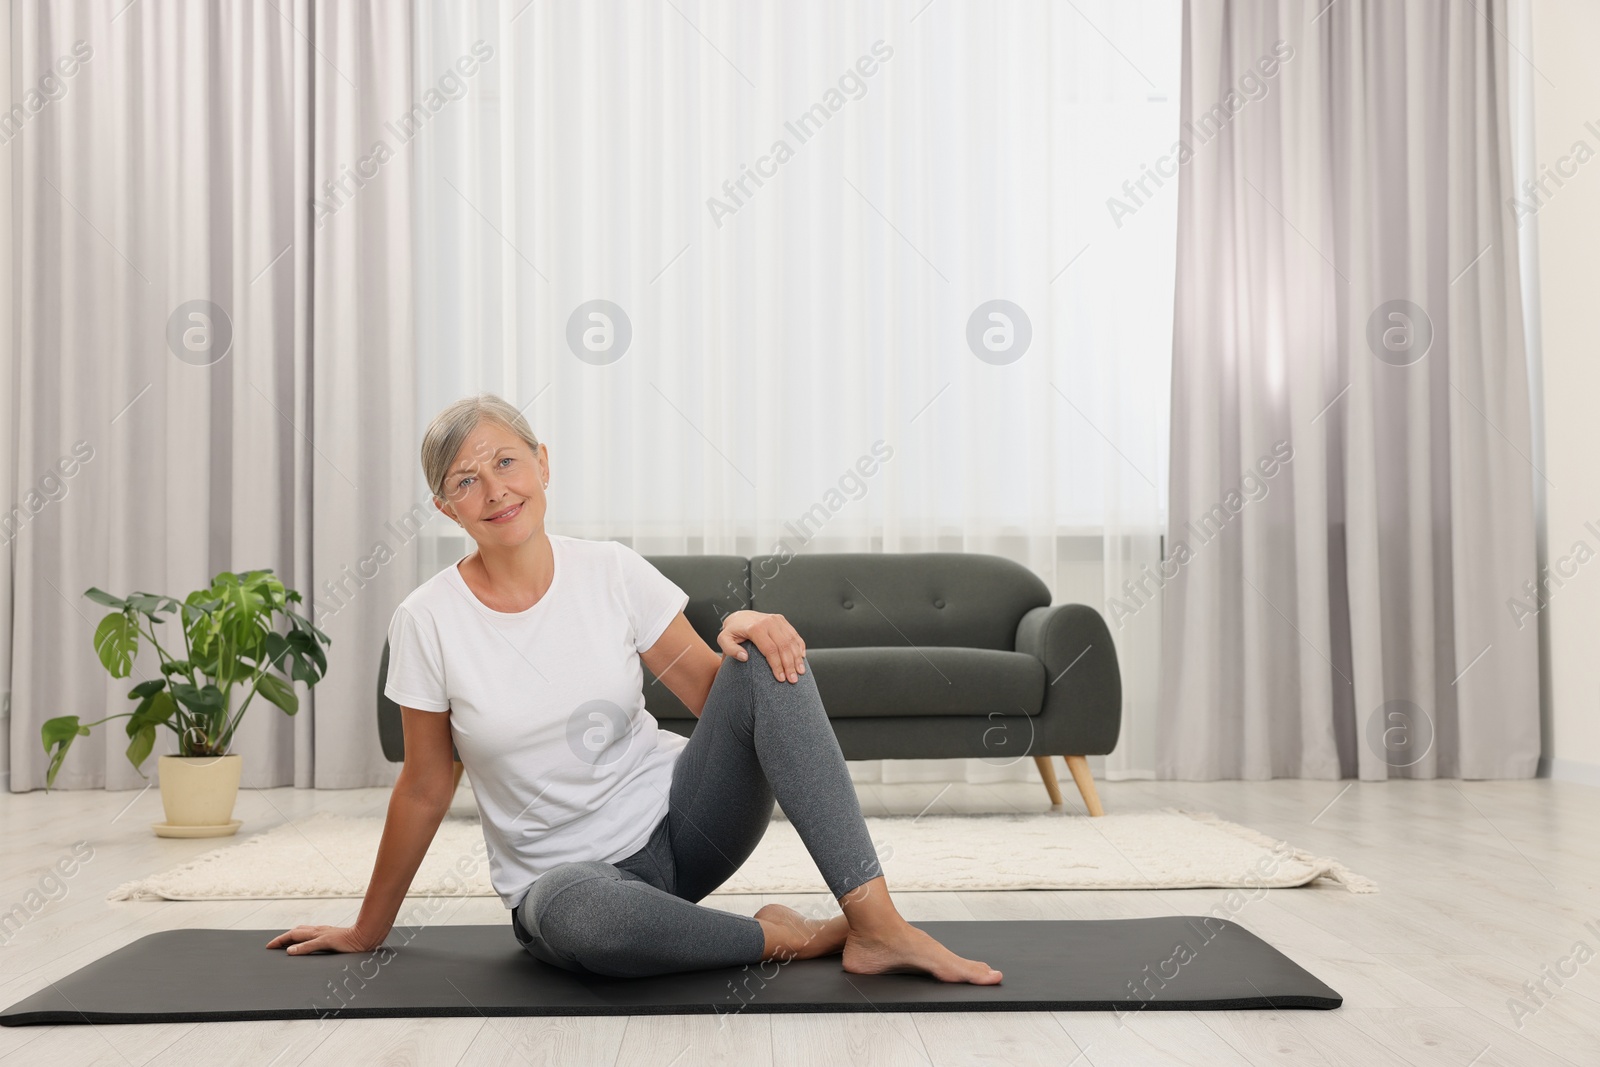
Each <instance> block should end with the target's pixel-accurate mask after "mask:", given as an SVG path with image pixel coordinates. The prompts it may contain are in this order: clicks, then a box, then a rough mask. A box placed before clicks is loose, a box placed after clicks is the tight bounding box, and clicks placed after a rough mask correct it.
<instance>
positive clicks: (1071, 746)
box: [1017, 604, 1122, 756]
mask: <svg viewBox="0 0 1600 1067" xmlns="http://www.w3.org/2000/svg"><path fill="white" fill-rule="evenodd" d="M1017 651H1018V652H1026V653H1027V654H1029V655H1031V656H1035V657H1037V658H1038V659H1039V660H1041V661H1042V662H1043V663H1044V670H1045V690H1044V707H1043V708H1041V709H1040V711H1039V715H1040V720H1041V721H1040V726H1039V731H1038V732H1039V735H1040V736H1039V738H1038V742H1039V743H1038V745H1036V749H1038V752H1037V754H1041V755H1061V756H1066V755H1083V756H1103V755H1106V754H1107V753H1109V752H1110V751H1111V750H1112V749H1113V748H1116V747H1117V736H1118V735H1119V734H1120V733H1121V731H1122V671H1121V669H1120V668H1119V667H1118V665H1117V647H1116V645H1115V644H1114V643H1113V642H1112V640H1111V631H1110V629H1109V628H1107V626H1106V622H1105V619H1104V618H1102V617H1101V615H1100V613H1099V612H1098V611H1096V610H1095V609H1094V608H1091V607H1089V606H1088V605H1087V604H1051V605H1048V606H1046V607H1042V608H1034V609H1032V610H1031V611H1029V612H1028V613H1027V614H1026V615H1024V616H1023V617H1022V621H1021V622H1020V623H1018V624H1017Z"/></svg>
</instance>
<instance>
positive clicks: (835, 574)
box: [750, 552, 1050, 652]
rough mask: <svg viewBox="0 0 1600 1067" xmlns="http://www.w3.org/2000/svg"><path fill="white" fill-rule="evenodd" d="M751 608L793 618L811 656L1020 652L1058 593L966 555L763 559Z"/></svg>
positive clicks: (1019, 568) (1004, 565)
mask: <svg viewBox="0 0 1600 1067" xmlns="http://www.w3.org/2000/svg"><path fill="white" fill-rule="evenodd" d="M750 584H751V592H752V597H751V599H752V601H753V603H752V604H751V607H753V608H754V609H755V610H756V611H764V612H769V613H776V614H779V615H782V616H783V617H784V618H786V619H788V620H789V622H790V624H791V625H793V626H794V628H795V629H796V630H798V631H799V632H800V636H801V637H803V638H805V642H806V647H807V648H808V649H822V648H862V647H867V646H873V647H878V648H892V647H897V646H898V647H902V648H904V647H907V646H911V645H915V646H916V647H918V648H926V647H928V646H930V645H934V646H940V647H951V646H959V647H962V648H984V649H992V650H997V651H998V650H1003V651H1007V652H1011V651H1015V650H1016V647H1017V644H1016V639H1017V624H1018V623H1020V622H1021V621H1022V617H1023V616H1024V615H1026V614H1027V613H1028V612H1029V611H1031V610H1032V609H1033V608H1037V607H1042V606H1044V605H1046V604H1048V603H1050V587H1049V586H1047V585H1045V584H1044V581H1043V579H1041V578H1040V577H1039V576H1038V575H1037V574H1034V573H1033V572H1032V571H1031V570H1029V569H1028V568H1027V567H1025V566H1023V565H1022V564H1020V563H1018V562H1016V561H1015V560H1010V559H1006V558H1004V557H1002V556H988V555H978V554H969V553H963V552H890V553H883V552H827V553H816V554H813V555H798V556H795V555H791V556H787V557H784V556H777V555H766V556H754V557H751V559H750Z"/></svg>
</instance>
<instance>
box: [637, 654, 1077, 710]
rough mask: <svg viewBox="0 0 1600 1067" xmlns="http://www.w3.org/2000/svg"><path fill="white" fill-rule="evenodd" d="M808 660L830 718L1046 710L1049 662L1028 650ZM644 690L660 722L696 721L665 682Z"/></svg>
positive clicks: (809, 656) (820, 656)
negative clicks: (1041, 660)
mask: <svg viewBox="0 0 1600 1067" xmlns="http://www.w3.org/2000/svg"><path fill="white" fill-rule="evenodd" d="M806 662H807V663H808V664H809V668H808V669H809V670H810V671H811V672H812V675H813V677H814V678H815V679H816V682H817V692H818V693H819V694H821V696H822V704H823V706H824V707H825V708H827V709H828V717H829V718H830V719H841V718H844V719H849V718H881V717H883V716H886V715H989V714H991V713H1000V714H1010V715H1016V714H1027V715H1037V714H1038V713H1039V709H1040V707H1041V706H1042V705H1043V704H1044V683H1045V679H1044V664H1043V663H1041V662H1040V661H1039V660H1038V659H1037V658H1035V657H1033V656H1030V655H1027V654H1026V653H1022V652H998V651H995V650H994V649H989V648H936V647H929V648H920V649H918V648H906V647H901V648H809V647H808V648H807V649H806ZM653 690H656V691H658V692H653ZM645 691H646V693H647V695H648V706H649V709H650V713H651V714H652V715H654V716H656V718H658V719H669V718H693V717H694V716H693V713H691V712H690V711H689V709H688V708H685V707H684V706H683V704H682V703H680V702H679V701H678V700H677V699H676V698H672V697H671V694H670V693H669V692H665V691H664V690H663V687H662V686H660V684H659V683H657V684H656V685H655V686H650V685H646V687H645Z"/></svg>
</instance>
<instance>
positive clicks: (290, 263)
mask: <svg viewBox="0 0 1600 1067" xmlns="http://www.w3.org/2000/svg"><path fill="white" fill-rule="evenodd" d="M9 14H10V28H11V31H12V39H11V41H10V46H11V47H10V48H8V49H7V55H8V58H9V59H10V60H11V61H12V62H14V63H15V69H13V70H12V72H11V78H10V79H9V82H8V84H9V86H10V87H11V89H12V90H13V97H12V98H13V99H20V98H21V96H22V91H25V90H26V89H27V87H28V86H36V85H39V84H41V82H40V79H41V78H44V79H46V81H47V82H48V80H49V78H50V77H51V72H52V71H54V72H55V77H56V83H54V86H59V87H58V88H57V87H52V88H50V89H49V90H48V91H47V92H46V93H45V94H44V96H45V97H47V98H49V99H48V100H47V103H46V104H45V105H44V106H42V107H40V108H39V109H38V110H37V111H36V112H35V111H33V110H32V108H31V107H26V108H25V110H27V112H28V113H27V114H26V116H25V118H24V119H23V120H22V122H21V125H20V130H19V131H18V132H17V133H16V134H15V135H14V136H11V137H10V138H9V140H8V141H7V146H6V149H5V150H6V151H7V152H8V153H9V159H8V161H7V162H8V170H9V177H10V179H11V180H12V181H13V182H14V183H15V185H14V187H13V191H14V194H15V195H14V196H13V198H12V199H11V200H10V201H8V202H9V203H10V204H11V205H12V214H11V224H12V227H13V232H12V236H13V239H14V244H13V246H12V247H13V255H12V256H11V257H9V260H10V262H9V264H8V265H9V267H10V269H11V271H12V273H11V275H10V282H11V284H10V286H8V287H7V291H6V296H7V299H11V300H14V305H13V311H14V314H15V319H14V325H13V320H10V319H8V321H7V325H8V327H10V329H8V331H7V332H8V333H12V332H13V331H14V336H15V338H16V347H15V353H14V357H15V358H14V359H12V360H10V361H8V363H7V368H8V371H10V372H12V373H14V375H15V377H14V378H13V379H12V381H11V382H9V383H8V385H9V386H10V387H12V388H14V389H15V393H14V394H13V395H11V396H9V397H8V403H7V407H6V410H8V411H12V412H15V414H16V419H15V421H14V422H13V423H12V424H11V425H9V426H7V427H6V434H5V436H6V438H7V439H8V440H7V441H6V443H5V444H3V445H0V448H9V449H10V452H9V453H8V454H7V456H6V459H7V462H6V464H5V470H6V474H7V477H8V479H10V480H11V483H12V484H11V493H10V495H9V496H8V498H7V502H8V505H7V506H8V508H9V510H8V512H7V514H6V517H5V523H6V525H5V532H6V536H7V544H8V548H9V550H10V561H11V566H10V568H9V575H8V577H9V579H10V581H11V583H12V584H11V587H10V589H9V590H8V589H7V588H6V586H5V585H4V584H3V582H0V597H3V598H4V603H5V604H6V605H8V606H9V611H8V612H4V613H3V614H4V615H5V616H6V617H7V621H8V622H9V625H10V629H9V633H8V634H7V633H5V632H4V631H0V638H5V640H3V641H0V644H3V645H4V647H5V650H6V652H7V653H8V654H9V655H8V656H7V657H5V658H0V670H5V668H6V667H9V671H8V672H7V676H6V677H3V678H0V686H3V688H5V689H7V690H8V691H9V695H10V703H9V706H10V711H11V715H10V721H9V723H8V726H9V730H8V735H9V743H10V749H9V756H8V767H9V774H10V781H9V784H10V788H11V789H12V790H13V791H25V790H29V789H34V788H40V787H42V786H43V785H44V776H45V771H46V769H47V767H48V759H47V758H46V754H45V752H44V749H43V747H42V745H41V743H40V736H39V728H40V725H41V724H42V723H43V721H44V720H46V719H48V718H52V717H54V716H56V715H60V714H67V713H76V714H78V715H80V717H81V718H82V719H83V720H84V721H86V722H87V721H92V720H95V719H99V718H101V717H103V716H105V715H110V714H119V713H124V712H126V711H128V710H129V709H130V707H131V705H130V704H129V702H128V701H127V699H126V692H127V690H128V689H129V688H130V687H131V686H132V685H133V684H134V683H135V682H136V681H138V680H139V679H140V678H148V677H151V676H152V675H153V674H154V673H155V671H156V667H157V665H158V658H157V656H156V655H155V653H154V651H153V650H152V649H151V648H150V647H149V642H148V641H145V642H144V644H143V648H142V650H141V653H140V656H139V658H138V660H137V661H136V665H135V672H134V677H131V678H128V679H112V678H111V677H110V676H109V675H108V674H107V672H106V671H105V670H104V668H103V667H101V666H100V664H99V661H98V659H97V657H96V655H95V651H94V646H93V642H92V636H93V633H94V628H95V626H96V624H97V623H98V622H99V620H100V618H101V616H102V615H103V614H104V613H105V612H104V609H102V608H100V607H99V606H97V605H95V604H93V603H92V602H91V601H89V600H87V599H85V598H84V596H83V593H84V591H85V590H86V589H88V588H89V587H91V586H98V587H100V588H102V589H105V590H107V591H109V592H112V593H114V594H117V595H126V594H128V593H130V592H133V591H135V590H142V591H148V592H154V593H159V594H165V595H171V596H174V597H177V598H179V599H182V598H183V597H184V596H186V595H187V594H188V593H189V592H190V591H191V590H193V589H195V588H200V587H203V586H206V585H208V584H209V582H210V580H211V578H212V576H213V575H215V574H216V573H218V572H220V571H223V570H234V571H244V570H251V569H258V568H268V567H270V568H271V569H272V570H273V571H274V572H275V573H276V574H277V575H278V576H279V577H280V578H281V579H282V580H283V581H284V583H285V584H286V585H288V586H289V587H290V588H293V589H297V590H299V591H300V592H301V594H302V595H303V597H304V598H305V599H304V602H303V603H302V604H301V605H300V609H301V610H302V612H304V613H308V614H310V615H311V616H312V617H313V619H314V620H315V621H316V622H317V624H318V625H319V626H321V627H322V628H323V629H324V630H326V631H327V632H328V633H329V634H330V635H331V636H332V638H333V643H332V645H331V647H330V648H329V650H328V653H329V670H328V673H327V675H326V676H325V678H324V679H323V680H322V682H321V683H320V684H319V685H318V686H317V687H316V689H315V690H314V691H308V690H307V689H306V688H305V687H304V686H303V685H297V690H298V692H299V695H300V698H301V705H300V708H301V710H300V712H299V714H298V715H297V716H296V717H294V718H293V719H291V718H289V717H287V716H285V715H284V714H283V713H282V712H280V711H278V710H277V709H276V708H274V707H272V706H270V705H268V704H266V703H265V702H263V701H259V700H258V701H254V702H253V703H252V704H251V707H250V710H249V711H248V713H247V714H246V715H245V717H244V719H243V720H242V724H241V726H240V728H239V730H238V732H237V734H236V735H235V744H234V750H235V751H237V752H239V753H240V754H241V755H242V756H243V760H244V771H243V785H244V786H245V787H246V788H258V787H268V786H281V785H291V784H292V785H298V786H313V785H315V786H320V787H341V786H360V785H380V784H385V783H387V782H392V781H393V778H394V774H395V768H393V767H392V766H391V765H389V764H388V763H386V762H385V761H384V760H383V757H382V753H381V751H380V749H379V745H378V739H377V730H376V720H375V696H374V693H375V686H376V669H377V667H376V665H377V662H378V654H379V650H380V649H381V647H382V642H383V637H384V632H385V628H386V626H387V622H388V618H389V613H390V610H391V607H392V604H393V602H394V601H395V600H396V599H397V598H398V597H399V596H401V595H403V594H404V592H405V590H407V589H409V588H410V575H409V574H403V573H401V570H402V569H401V568H395V567H393V566H390V565H389V564H390V563H391V562H392V561H393V559H395V558H396V554H395V551H393V550H392V549H393V548H394V547H395V546H387V547H386V546H385V542H386V541H395V542H398V540H399V539H398V538H397V537H395V536H394V535H393V534H392V533H391V529H392V528H393V524H395V523H403V522H404V520H405V517H406V516H405V515H404V513H402V512H401V511H400V510H398V508H397V505H398V502H400V501H402V500H404V499H405V498H406V495H407V492H408V490H409V486H410V482H411V478H412V469H413V468H414V467H415V465H416V462H417V460H416V455H415V438H414V435H413V432H412V431H413V424H412V418H411V412H412V410H413V408H414V388H415V386H414V370H413V366H414V364H413V360H412V354H413V347H412V340H411V337H412V326H411V320H410V314H411V307H412V302H413V301H412V294H411V285H410V264H411V258H412V249H411V244H410V231H411V221H410V215H409V205H410V202H411V197H410V186H409V160H408V159H407V158H406V157H405V156H404V154H403V153H401V152H383V151H378V150H377V143H378V142H380V141H382V140H383V139H384V138H385V137H389V136H390V135H389V134H387V133H386V126H385V124H386V123H387V122H388V121H390V120H395V119H398V118H401V117H403V116H405V115H406V114H407V113H408V110H409V109H410V108H411V106H412V104H413V100H412V93H411V77H410V56H411V47H410V42H411V24H410V21H409V18H407V17H405V9H404V8H399V9H396V8H393V7H392V6H391V5H387V4H381V3H378V2H376V0H371V2H360V3H331V2H322V0H315V2H314V0H298V2H296V3H283V4H277V5H274V4H252V5H211V4H204V3H181V4H180V3H174V4H136V5H127V4H124V3H121V2H115V3H113V2H103V3H100V2H96V3H89V2H82V3H71V4H53V3H43V4H42V3H32V2H27V3H16V4H13V5H10V9H9ZM71 56H76V57H78V62H77V63H76V65H75V68H74V70H73V72H72V73H71V74H70V75H67V74H64V73H62V70H63V69H64V68H62V67H61V66H60V64H61V60H62V57H71ZM52 94H55V95H54V96H53V97H52ZM8 132H9V131H8ZM8 376H9V375H8ZM69 468H70V473H69ZM8 592H9V596H7V595H6V594H7V593H8ZM158 636H160V637H161V638H162V640H163V644H164V645H167V647H168V649H169V652H170V651H171V649H172V647H173V645H172V644H171V642H172V641H173V640H176V641H177V642H178V647H179V648H180V649H181V640H182V638H181V635H180V634H178V633H177V626H176V624H175V622H169V623H168V624H166V626H165V632H159V628H158ZM240 700H242V694H240V695H238V696H237V697H236V699H235V707H237V706H238V701H240ZM123 721H124V720H121V719H113V720H112V721H110V722H108V723H105V724H103V725H101V726H99V727H97V728H96V729H95V731H94V733H93V734H92V735H91V736H89V737H81V738H79V739H78V740H77V742H76V743H75V744H74V745H73V748H72V751H71V753H70V754H69V757H68V759H67V760H66V762H65V764H64V765H63V767H62V769H61V772H60V774H59V776H58V778H57V780H56V786H57V787H59V788H92V787H102V786H103V787H106V788H112V789H137V788H141V787H144V786H146V785H151V784H155V783H156V782H157V781H158V775H157V768H158V762H159V761H158V760H157V759H156V756H157V755H159V754H161V753H163V752H172V751H175V750H176V746H175V743H174V739H173V738H172V737H171V735H170V734H168V733H167V732H165V731H163V732H161V733H160V735H159V736H158V741H157V746H156V749H155V753H154V754H152V756H151V758H150V759H149V760H148V761H147V762H146V763H145V765H144V767H143V771H144V773H145V775H148V776H149V777H148V779H147V778H145V777H142V776H141V775H140V773H139V772H138V771H136V770H135V769H134V767H133V766H132V765H131V764H130V763H129V762H128V760H127V759H126V757H125V756H124V754H123V749H124V748H125V746H126V743H127V740H126V737H125V736H124V734H123V731H122V730H121V726H122V723H123Z"/></svg>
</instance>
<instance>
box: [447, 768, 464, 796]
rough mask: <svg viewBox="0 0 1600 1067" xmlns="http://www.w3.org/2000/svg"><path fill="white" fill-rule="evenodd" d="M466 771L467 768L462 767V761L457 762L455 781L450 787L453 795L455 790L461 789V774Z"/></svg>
mask: <svg viewBox="0 0 1600 1067" xmlns="http://www.w3.org/2000/svg"><path fill="white" fill-rule="evenodd" d="M464 770H466V768H465V767H463V766H462V765H461V761H460V760H456V770H455V781H454V782H453V784H452V785H451V786H450V789H451V792H452V794H454V791H455V790H457V789H459V788H461V772H462V771H464Z"/></svg>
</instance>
